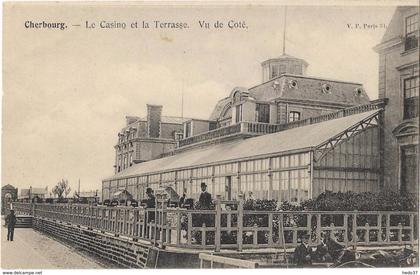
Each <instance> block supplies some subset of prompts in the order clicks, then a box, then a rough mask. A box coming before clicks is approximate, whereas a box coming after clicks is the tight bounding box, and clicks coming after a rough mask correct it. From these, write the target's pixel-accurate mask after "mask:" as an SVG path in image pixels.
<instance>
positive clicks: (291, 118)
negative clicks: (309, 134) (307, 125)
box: [289, 111, 300, 122]
mask: <svg viewBox="0 0 420 275" xmlns="http://www.w3.org/2000/svg"><path fill="white" fill-rule="evenodd" d="M298 120H300V112H296V111H291V112H290V113H289V122H293V121H298Z"/></svg>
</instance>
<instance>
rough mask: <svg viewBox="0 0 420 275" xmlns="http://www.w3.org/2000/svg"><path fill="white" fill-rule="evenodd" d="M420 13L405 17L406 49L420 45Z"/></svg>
mask: <svg viewBox="0 0 420 275" xmlns="http://www.w3.org/2000/svg"><path fill="white" fill-rule="evenodd" d="M418 21H419V15H418V13H416V14H414V15H412V16H409V17H407V18H406V19H405V50H406V51H408V50H411V49H414V48H417V46H418V43H419V42H418V37H417V35H418V34H417V31H418V29H419V25H418Z"/></svg>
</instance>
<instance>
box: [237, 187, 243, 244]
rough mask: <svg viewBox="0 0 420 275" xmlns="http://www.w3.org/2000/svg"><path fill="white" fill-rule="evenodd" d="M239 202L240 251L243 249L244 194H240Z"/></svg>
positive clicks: (238, 239)
mask: <svg viewBox="0 0 420 275" xmlns="http://www.w3.org/2000/svg"><path fill="white" fill-rule="evenodd" d="M238 197H239V203H238V236H237V241H238V251H242V242H243V230H244V228H243V226H244V222H243V215H244V195H243V194H239V196H238Z"/></svg>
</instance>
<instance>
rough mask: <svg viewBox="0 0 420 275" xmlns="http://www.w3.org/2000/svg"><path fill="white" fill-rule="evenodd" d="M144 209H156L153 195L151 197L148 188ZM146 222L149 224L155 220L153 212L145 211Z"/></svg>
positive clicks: (151, 192) (150, 189)
mask: <svg viewBox="0 0 420 275" xmlns="http://www.w3.org/2000/svg"><path fill="white" fill-rule="evenodd" d="M146 195H147V197H148V198H147V200H146V208H147V209H149V208H156V198H155V195H153V189H152V188H150V187H147V189H146ZM147 214H148V215H147V222H151V221H154V220H155V211H147Z"/></svg>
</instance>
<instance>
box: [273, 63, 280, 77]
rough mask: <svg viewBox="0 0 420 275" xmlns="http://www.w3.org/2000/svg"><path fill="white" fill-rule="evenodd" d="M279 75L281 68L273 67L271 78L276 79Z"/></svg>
mask: <svg viewBox="0 0 420 275" xmlns="http://www.w3.org/2000/svg"><path fill="white" fill-rule="evenodd" d="M278 75H279V67H278V66H277V65H271V78H275V77H277V76H278Z"/></svg>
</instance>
